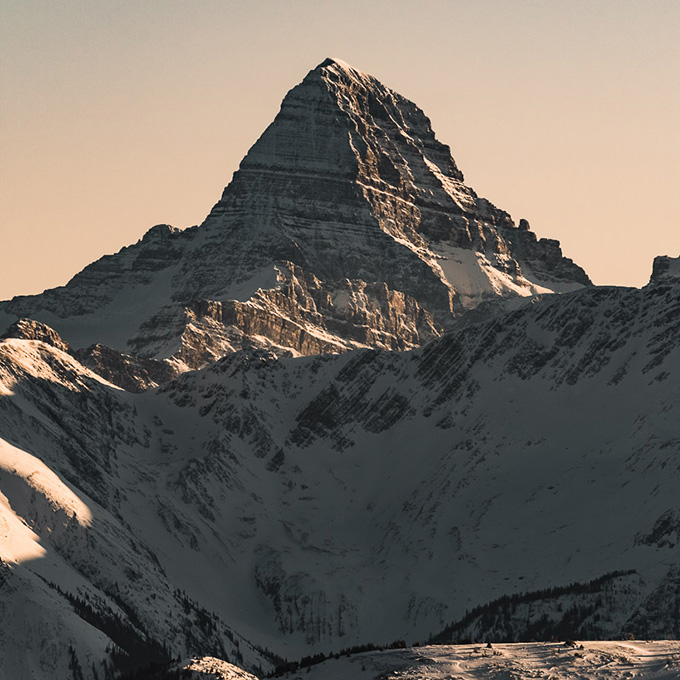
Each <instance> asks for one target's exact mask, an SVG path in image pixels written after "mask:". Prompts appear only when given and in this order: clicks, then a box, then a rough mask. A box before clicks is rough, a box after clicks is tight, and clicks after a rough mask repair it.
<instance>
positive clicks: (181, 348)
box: [0, 59, 590, 371]
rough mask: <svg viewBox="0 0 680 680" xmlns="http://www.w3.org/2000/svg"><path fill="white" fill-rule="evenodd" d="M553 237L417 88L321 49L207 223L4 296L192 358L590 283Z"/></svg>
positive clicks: (17, 306)
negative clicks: (485, 180)
mask: <svg viewBox="0 0 680 680" xmlns="http://www.w3.org/2000/svg"><path fill="white" fill-rule="evenodd" d="M589 283H590V282H589V280H588V277H587V276H586V274H585V273H584V272H583V270H582V269H581V268H580V267H578V266H577V265H575V264H574V263H573V262H572V261H571V260H569V259H568V258H565V257H563V255H562V253H561V250H560V247H559V244H558V243H557V242H556V241H553V240H550V239H537V238H536V236H535V234H534V233H533V232H532V231H531V230H530V229H529V225H528V223H527V222H526V220H521V221H520V223H519V225H518V226H517V225H516V224H515V222H514V221H513V220H512V219H511V217H510V216H509V215H508V214H507V213H506V212H504V211H502V210H500V209H498V208H496V207H495V206H493V205H492V204H491V203H490V202H489V201H487V200H486V199H483V198H480V197H478V196H477V194H476V193H475V192H474V191H473V190H472V189H471V188H469V187H468V186H466V185H465V184H464V181H463V174H462V173H461V171H460V170H459V169H458V167H457V166H456V163H455V162H454V160H453V158H452V157H451V153H450V150H449V147H448V146H446V145H445V144H442V143H441V142H439V141H438V140H437V139H436V137H435V135H434V132H433V131H432V128H431V125H430V121H429V119H428V118H427V117H426V115H425V114H424V113H423V112H422V111H421V110H420V109H419V108H418V107H417V106H416V105H415V104H414V103H412V102H410V101H409V100H407V99H405V98H404V97H402V96H401V95H399V94H397V93H396V92H394V91H392V90H390V89H388V88H386V87H385V86H384V85H382V84H381V83H380V82H379V81H378V80H376V79H375V78H373V77H372V76H370V75H367V74H365V73H362V72H360V71H357V70H356V69H354V68H352V67H351V66H349V65H348V64H346V63H344V62H342V61H339V60H333V59H327V60H326V61H324V62H323V63H321V64H320V65H319V66H318V67H317V68H315V69H313V70H312V71H311V72H310V73H309V74H308V75H307V76H306V77H305V79H304V80H303V81H302V82H301V83H300V84H299V85H297V86H296V87H294V88H293V89H292V90H291V91H290V92H289V93H288V94H287V95H286V97H285V98H284V100H283V103H282V105H281V110H280V112H279V114H278V115H277V116H276V118H275V120H274V121H273V122H272V124H271V125H270V126H269V127H268V128H267V129H266V130H265V131H264V133H263V134H262V136H261V137H260V139H259V140H258V141H257V142H256V143H255V144H254V145H253V147H252V148H251V149H250V151H249V152H248V154H247V155H246V157H245V158H244V159H243V161H242V162H241V165H240V168H239V170H238V171H237V172H236V173H235V174H234V177H233V180H232V182H231V183H230V184H229V185H228V186H227V187H226V189H225V190H224V193H223V195H222V197H221V199H220V200H219V201H218V203H217V204H216V205H215V206H214V208H213V209H212V211H211V212H210V214H209V215H208V217H207V218H206V219H205V221H204V222H203V224H202V225H201V226H199V227H193V228H191V229H187V230H184V231H181V230H178V229H175V228H173V227H170V226H168V225H157V226H155V227H153V228H152V229H151V230H149V232H147V234H146V235H145V236H144V238H142V239H141V240H140V241H139V242H138V243H136V244H134V245H132V246H129V247H127V248H123V249H122V250H121V251H120V252H118V253H116V254H115V255H110V256H105V257H103V258H101V259H100V260H98V261H97V262H95V263H93V264H91V265H89V266H88V267H86V268H85V269H84V270H83V271H82V272H80V273H79V274H77V275H76V276H75V277H74V278H73V279H72V280H71V281H70V282H69V283H68V284H67V285H66V286H64V287H61V288H55V289H52V290H49V291H46V292H45V293H43V294H42V295H37V296H24V297H17V298H14V299H13V300H11V301H8V302H4V303H1V304H0V323H2V321H3V319H4V320H5V322H9V321H11V320H12V319H13V318H16V317H19V316H28V317H31V318H34V319H38V320H40V321H43V322H45V323H47V324H49V325H50V326H52V327H54V328H55V329H56V330H57V331H58V332H59V333H60V334H61V335H62V336H63V337H64V338H65V339H66V340H67V341H68V342H70V343H71V344H72V345H73V346H75V347H78V348H84V347H88V346H90V345H94V344H97V343H101V344H105V345H108V346H110V347H113V348H115V349H116V350H118V351H120V352H126V353H132V354H134V355H137V356H140V357H146V358H154V359H168V360H170V362H171V363H172V364H173V365H174V367H175V370H177V371H182V370H186V369H192V368H198V367H201V366H204V365H206V364H208V363H211V362H213V361H215V360H217V359H219V358H220V357H222V356H224V355H226V354H228V353H230V352H233V351H235V350H238V349H241V348H248V347H251V348H253V347H255V348H257V347H260V348H267V349H271V350H273V351H275V352H276V353H277V354H279V355H286V354H292V355H309V354H321V353H328V352H331V353H337V352H343V351H345V350H347V349H351V348H359V347H378V348H384V349H391V350H403V349H408V348H413V347H416V346H418V345H421V344H422V343H424V342H426V341H428V340H431V339H433V338H435V337H437V336H439V335H440V334H441V333H442V332H443V331H444V330H445V329H446V328H448V327H449V326H450V325H451V323H452V321H453V320H454V319H455V318H456V317H457V316H459V315H460V314H461V313H462V312H464V311H465V310H467V309H470V308H471V307H474V306H476V305H478V304H479V303H480V302H483V301H488V300H498V299H505V298H508V297H516V296H531V295H535V294H537V293H546V292H563V291H566V290H572V289H574V288H578V287H582V286H587V285H588V284H589Z"/></svg>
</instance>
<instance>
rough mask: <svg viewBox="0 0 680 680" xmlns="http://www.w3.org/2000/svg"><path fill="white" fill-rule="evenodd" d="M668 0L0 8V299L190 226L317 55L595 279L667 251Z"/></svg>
mask: <svg viewBox="0 0 680 680" xmlns="http://www.w3.org/2000/svg"><path fill="white" fill-rule="evenodd" d="M678 35H680V1H678V0H644V2H643V1H642V0H569V2H550V1H548V0H466V1H463V0H422V1H421V2H419V3H415V2H413V1H412V0H409V1H406V0H373V1H371V0H364V1H363V2H359V1H354V0H345V1H344V2H338V1H337V0H336V1H333V2H331V1H327V0H242V1H230V0H222V1H219V0H200V1H198V0H196V1H191V0H162V1H161V0H145V1H144V2H139V1H138V0H134V1H131V0H97V1H96V2H94V1H92V0H60V1H59V2H54V0H0V299H7V298H9V297H12V296H14V295H19V294H32V293H38V292H41V291H42V290H44V289H45V288H48V287H53V286H57V285H63V284H64V283H66V282H67V281H68V280H69V279H70V278H71V277H72V276H73V275H74V274H75V273H76V272H77V271H79V270H80V269H82V268H83V267H84V266H85V265H87V264H89V263H90V262H92V261H93V260H95V259H97V258H98V257H100V256H102V255H104V254H108V253H113V252H116V251H117V250H119V249H120V248H121V247H123V246H125V245H129V244H131V243H134V242H136V241H137V240H138V239H139V238H141V237H142V235H143V234H144V232H145V231H146V230H147V229H149V228H150V227H151V226H153V225H154V224H159V223H168V224H173V225H174V226H177V227H187V226H191V225H194V224H199V223H200V222H202V220H203V219H204V217H205V216H206V215H207V213H208V212H209V211H210V209H211V207H212V206H213V205H214V203H216V202H217V200H218V199H219V197H220V195H221V192H222V189H223V188H224V186H225V185H226V184H228V183H229V181H230V180H231V176H232V174H233V172H234V171H235V170H236V168H237V167H238V164H239V162H240V160H241V158H242V157H243V156H244V155H245V153H246V152H247V151H248V149H249V147H250V146H251V145H252V144H253V143H254V142H255V141H256V139H257V138H258V137H259V135H260V134H261V133H262V131H263V130H264V129H265V127H266V126H267V125H268V124H269V123H270V122H271V121H272V120H273V118H274V116H275V115H276V113H277V111H278V109H279V106H280V103H281V100H282V99H283V97H284V96H285V94H286V92H287V91H288V90H289V89H290V88H292V87H293V86H294V85H296V84H297V83H298V82H299V81H301V80H302V78H303V77H304V76H305V74H306V73H307V72H308V71H309V70H311V69H312V68H314V67H315V66H316V65H317V64H318V63H320V62H321V61H323V60H324V59H325V58H326V57H328V56H333V57H337V58H340V59H343V60H345V61H347V62H349V63H350V64H352V65H353V66H355V67H356V68H358V69H360V70H362V71H366V72H368V73H371V74H372V75H374V76H376V77H377V78H379V79H380V80H381V81H382V82H383V83H384V84H385V85H387V86H388V87H391V88H392V89H394V90H397V91H398V92H400V93H401V94H402V95H404V96H406V97H408V98H409V99H411V100H413V101H415V102H416V103H417V104H418V105H419V106H420V107H421V108H422V109H423V110H424V111H425V113H426V114H427V115H428V116H429V117H430V119H431V120H432V125H433V128H434V130H435V133H436V135H437V137H438V138H439V139H440V140H441V141H443V142H445V143H447V144H449V145H450V147H451V151H452V155H453V157H454V159H455V160H456V163H457V165H458V167H459V168H460V169H461V170H462V171H463V173H464V174H465V179H466V183H467V184H469V185H470V186H472V187H473V188H474V189H475V191H476V192H477V193H478V194H479V195H481V196H484V197H486V198H488V199H489V200H490V201H491V202H492V203H494V204H495V205H497V206H498V207H500V208H502V209H504V210H506V211H507V212H509V213H510V214H511V215H512V216H513V217H514V218H515V220H516V221H519V219H520V218H522V217H524V218H526V219H528V220H529V222H530V224H531V227H532V229H533V230H534V231H535V232H536V233H537V235H538V236H539V237H547V238H555V239H558V240H559V241H560V242H561V244H562V249H563V252H564V253H565V255H567V256H568V257H571V258H572V259H574V260H575V261H576V262H577V263H578V264H580V265H581V266H582V267H584V269H585V270H586V271H587V272H588V274H589V275H590V277H591V279H592V280H593V281H594V282H595V283H597V284H611V285H627V286H641V285H644V284H645V283H646V282H647V280H648V278H649V274H650V272H651V266H652V260H653V258H654V257H655V256H656V255H660V254H666V255H671V256H678V255H680V229H679V227H680V125H679V121H680V40H678Z"/></svg>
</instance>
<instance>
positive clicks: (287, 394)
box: [0, 260, 680, 680]
mask: <svg viewBox="0 0 680 680" xmlns="http://www.w3.org/2000/svg"><path fill="white" fill-rule="evenodd" d="M664 262H665V263H666V264H668V265H669V266H665V265H664ZM671 264H673V262H672V261H670V260H668V261H665V260H658V261H657V266H655V277H654V280H653V281H652V282H651V283H650V285H648V286H647V287H645V288H643V289H641V290H637V289H625V288H584V289H582V290H579V291H575V292H572V293H566V294H564V295H560V296H546V297H544V298H542V299H534V300H532V301H531V302H530V303H528V304H525V305H523V306H521V307H520V308H518V309H516V310H514V311H508V312H502V313H498V314H496V315H491V316H489V317H488V318H486V319H484V320H477V321H476V322H473V320H471V319H470V317H465V316H464V317H462V318H461V319H460V321H459V322H458V324H457V325H454V326H453V328H452V329H451V330H450V331H449V332H448V333H447V334H446V335H444V336H443V337H441V338H439V339H437V340H435V341H433V342H431V343H429V344H428V345H426V346H424V347H423V348H420V349H417V350H413V351H410V352H405V353H393V352H385V351H376V350H359V351H354V352H349V353H346V354H343V355H327V356H320V357H299V358H280V357H276V356H275V355H274V354H272V353H268V352H266V351H262V350H258V351H250V352H239V353H235V354H232V355H230V356H227V357H225V358H223V359H221V360H219V361H217V362H216V363H213V364H211V365H209V366H207V367H206V368H204V369H202V370H199V371H194V372H189V373H185V374H184V375H182V376H180V377H178V378H177V379H175V380H173V381H172V382H169V383H168V384H166V385H165V386H163V387H161V388H158V389H155V390H150V391H146V392H143V393H140V394H131V393H128V392H125V391H124V390H122V389H120V388H118V387H116V386H114V385H112V384H110V383H107V382H106V381H105V380H103V379H102V378H101V377H99V376H97V375H96V374H94V373H92V372H91V371H89V370H88V369H87V368H85V367H84V366H83V365H82V364H80V363H79V362H78V361H77V360H76V359H75V358H74V357H73V356H72V355H70V354H68V353H67V352H66V351H64V349H63V344H60V343H59V341H58V339H55V338H54V337H52V336H50V335H49V334H48V333H46V332H42V334H41V337H43V338H44V339H45V340H48V341H49V342H46V341H44V340H35V339H33V340H27V339H16V338H9V339H6V340H4V341H1V342H0V433H2V439H3V442H2V444H1V445H0V492H1V494H2V495H0V536H1V538H0V558H1V559H2V562H1V563H0V584H1V585H0V617H1V618H2V620H3V621H11V622H12V625H11V626H2V627H0V658H1V659H2V664H1V665H0V678H3V680H4V679H5V678H8V679H9V678H12V680H19V679H22V678H29V677H30V678H34V677H35V678H48V677H69V672H70V671H69V668H71V669H72V668H73V667H74V665H76V664H77V666H78V668H80V669H82V672H83V675H84V677H86V678H89V677H94V675H93V673H94V671H93V670H92V669H93V668H94V669H95V670H96V671H97V673H98V675H99V677H102V676H103V675H104V674H105V671H106V669H107V668H108V669H113V668H114V667H117V668H121V667H123V666H124V663H125V659H126V658H127V659H128V660H129V661H130V664H132V662H133V661H135V662H141V661H145V662H146V661H148V660H152V659H159V660H162V659H164V658H167V657H168V654H172V656H176V655H177V654H181V655H185V654H202V655H211V656H216V657H219V658H222V659H225V660H228V661H230V662H232V663H237V664H238V665H241V666H243V667H246V668H248V669H249V670H251V671H256V672H257V674H260V672H259V670H258V667H259V668H260V669H261V670H264V671H266V670H268V669H271V668H272V667H273V666H274V665H276V663H277V659H276V658H274V656H272V653H273V654H275V655H278V656H279V657H287V658H288V659H296V658H299V657H301V656H303V655H307V654H311V653H316V652H325V653H327V652H329V651H334V650H339V649H340V648H344V647H349V646H351V645H355V644H363V643H366V642H372V643H376V644H382V643H388V642H390V641H392V640H395V639H406V640H407V641H409V642H412V641H414V640H417V639H420V640H424V639H427V638H428V637H429V636H430V635H432V634H437V633H440V632H442V631H444V632H445V634H446V635H449V636H450V639H464V638H466V637H468V638H470V639H473V640H486V639H494V640H496V639H497V640H503V639H506V640H513V639H516V638H519V639H524V638H525V636H527V637H526V639H529V640H530V639H532V638H536V637H538V636H540V637H542V638H543V639H549V638H550V637H551V635H552V634H554V633H555V632H556V631H557V632H559V634H561V633H562V631H569V632H572V633H573V634H572V637H581V638H586V637H591V638H594V637H600V638H602V637H609V638H613V639H616V638H622V637H625V636H626V635H627V634H629V633H630V634H633V635H635V636H636V637H638V638H641V639H644V638H648V637H654V638H659V639H661V638H676V637H677V636H678V633H679V632H680V620H679V617H678V611H680V603H679V600H678V592H679V587H678V586H679V584H680V573H679V570H678V564H679V563H680V560H679V557H680V555H679V551H680V548H679V547H678V544H679V542H680V508H679V506H678V495H677V490H678V488H679V482H680V479H679V478H678V477H679V475H680V471H679V467H678V454H679V452H680V430H679V428H678V422H680V418H679V416H680V413H679V409H680V393H679V392H680V387H679V385H680V382H679V381H678V375H679V371H680V348H679V347H678V338H679V337H680V279H678V277H677V276H675V275H674V269H673V267H672V266H670V265H671ZM475 318H477V317H475ZM49 343H51V344H49ZM573 584H580V585H576V586H574V585H573ZM537 591H542V592H537ZM532 592H533V593H534V595H530V596H524V597H521V596H520V594H521V593H532ZM511 596H516V597H514V598H513V597H511ZM504 598H505V599H504ZM489 603H491V604H489ZM538 603H540V604H538ZM475 608H478V609H475ZM466 611H469V614H468V615H467V617H466V616H465V614H466ZM583 633H587V635H585V634H583ZM121 649H122V650H125V651H126V652H127V656H126V655H125V654H123V653H122V652H121V651H120V650H121ZM267 650H269V651H267ZM121 664H123V665H121ZM331 664H332V662H331ZM314 672H317V671H316V670H315V671H314ZM319 672H320V671H319ZM319 677H322V676H319ZM435 677H437V676H435ZM462 677H465V676H464V675H463V676H462ZM472 677H474V676H472ZM510 677H512V676H510ZM556 677H559V676H556ZM577 677H578V676H577ZM586 677H588V676H586ZM650 677H654V676H650ZM658 677H663V676H658Z"/></svg>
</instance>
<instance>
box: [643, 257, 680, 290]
mask: <svg viewBox="0 0 680 680" xmlns="http://www.w3.org/2000/svg"><path fill="white" fill-rule="evenodd" d="M675 276H680V257H668V255H659V256H658V257H655V258H654V264H653V265H652V276H651V278H650V280H649V282H650V283H654V282H655V281H660V280H661V279H665V278H669V277H675Z"/></svg>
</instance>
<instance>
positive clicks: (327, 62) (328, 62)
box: [314, 57, 359, 73]
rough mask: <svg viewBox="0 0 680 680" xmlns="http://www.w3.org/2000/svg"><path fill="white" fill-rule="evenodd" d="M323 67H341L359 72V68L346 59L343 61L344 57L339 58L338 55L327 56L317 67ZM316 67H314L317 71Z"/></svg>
mask: <svg viewBox="0 0 680 680" xmlns="http://www.w3.org/2000/svg"><path fill="white" fill-rule="evenodd" d="M321 68H335V69H340V70H342V71H345V72H355V73H359V71H357V69H355V68H354V66H352V65H351V64H348V63H347V62H346V61H343V60H342V59H337V58H336V57H326V59H324V60H323V61H322V62H321V63H320V64H319V65H318V66H317V67H316V69H321ZM316 69H314V70H315V71H316Z"/></svg>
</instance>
